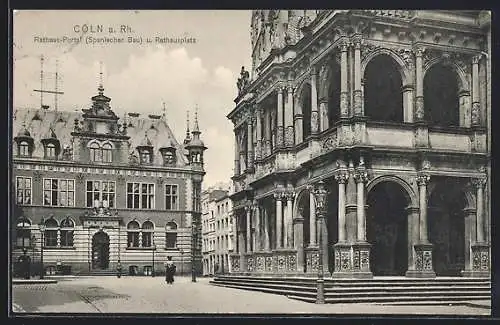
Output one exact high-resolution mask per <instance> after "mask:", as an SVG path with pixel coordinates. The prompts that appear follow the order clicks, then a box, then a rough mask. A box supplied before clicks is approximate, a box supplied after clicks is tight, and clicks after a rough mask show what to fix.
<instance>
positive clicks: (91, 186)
mask: <svg viewBox="0 0 500 325" xmlns="http://www.w3.org/2000/svg"><path fill="white" fill-rule="evenodd" d="M101 206H102V207H104V208H114V207H115V182H113V181H87V207H89V208H92V207H97V208H99V207H101Z"/></svg>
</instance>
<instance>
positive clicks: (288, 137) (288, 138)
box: [285, 86, 295, 148]
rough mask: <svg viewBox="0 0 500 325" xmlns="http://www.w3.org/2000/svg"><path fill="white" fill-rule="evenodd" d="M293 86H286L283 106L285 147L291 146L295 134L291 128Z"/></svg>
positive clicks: (293, 142)
mask: <svg viewBox="0 0 500 325" xmlns="http://www.w3.org/2000/svg"><path fill="white" fill-rule="evenodd" d="M293 90H294V89H293V87H292V86H288V87H287V101H286V108H285V147H288V148H289V147H293V145H294V144H295V136H294V130H293V119H294V116H293Z"/></svg>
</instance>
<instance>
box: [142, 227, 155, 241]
mask: <svg viewBox="0 0 500 325" xmlns="http://www.w3.org/2000/svg"><path fill="white" fill-rule="evenodd" d="M153 235H154V225H153V223H152V222H151V221H145V222H144V223H143V224H142V247H151V246H153Z"/></svg>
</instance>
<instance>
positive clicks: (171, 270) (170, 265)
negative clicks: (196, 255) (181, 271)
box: [165, 256, 176, 284]
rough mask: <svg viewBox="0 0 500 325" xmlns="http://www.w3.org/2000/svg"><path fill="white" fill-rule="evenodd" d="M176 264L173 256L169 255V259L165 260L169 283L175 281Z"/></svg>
mask: <svg viewBox="0 0 500 325" xmlns="http://www.w3.org/2000/svg"><path fill="white" fill-rule="evenodd" d="M175 270H176V266H175V264H174V262H172V256H169V257H167V261H166V262H165V281H167V283H168V284H173V283H174V274H175Z"/></svg>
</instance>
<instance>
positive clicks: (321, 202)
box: [314, 181, 328, 304]
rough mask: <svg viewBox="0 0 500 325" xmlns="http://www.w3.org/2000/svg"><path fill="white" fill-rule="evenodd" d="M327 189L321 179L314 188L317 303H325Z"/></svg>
mask: <svg viewBox="0 0 500 325" xmlns="http://www.w3.org/2000/svg"><path fill="white" fill-rule="evenodd" d="M327 193H328V192H327V190H326V188H325V182H323V181H319V182H318V184H317V186H316V188H315V189H314V199H315V203H316V218H317V229H319V232H318V242H319V247H318V255H319V256H318V279H317V280H316V288H317V289H316V303H317V304H324V303H325V281H324V279H323V221H324V219H325V214H326V196H327Z"/></svg>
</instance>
